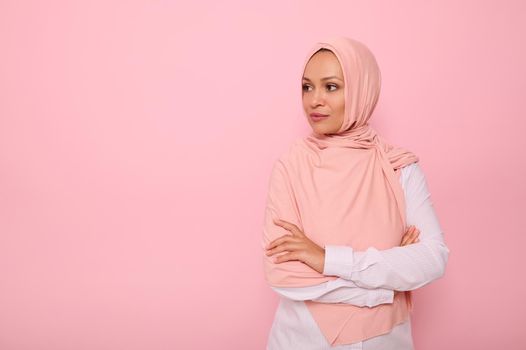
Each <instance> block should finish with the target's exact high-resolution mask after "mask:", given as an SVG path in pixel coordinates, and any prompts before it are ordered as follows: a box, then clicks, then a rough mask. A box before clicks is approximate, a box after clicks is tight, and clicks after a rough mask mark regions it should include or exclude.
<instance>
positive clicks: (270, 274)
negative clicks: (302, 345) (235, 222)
mask: <svg viewBox="0 0 526 350" xmlns="http://www.w3.org/2000/svg"><path fill="white" fill-rule="evenodd" d="M289 176H290V175H289V173H288V169H287V167H286V166H285V164H284V162H283V160H282V159H281V158H279V159H277V161H276V162H275V163H274V166H273V168H272V171H271V174H270V180H269V190H268V195H267V202H266V207H265V213H264V219H263V235H262V239H261V252H262V254H261V255H262V258H263V268H264V274H265V279H266V281H267V283H268V284H269V285H270V286H271V287H287V288H288V287H307V286H313V285H317V284H321V283H323V282H327V281H330V280H335V279H336V277H334V276H325V275H323V274H322V273H319V272H318V271H316V270H314V269H312V268H311V267H310V266H308V265H307V264H304V263H303V262H301V261H297V260H291V261H285V262H282V263H274V258H275V257H276V256H267V255H266V254H265V251H266V249H265V247H266V246H267V245H268V244H269V243H270V242H272V241H273V240H275V239H277V238H279V237H281V236H283V235H289V234H290V232H289V231H288V230H286V229H285V228H283V227H281V226H279V225H276V224H275V223H274V220H275V219H281V220H285V221H288V222H290V223H293V224H294V225H297V226H298V227H299V228H300V229H301V230H303V227H302V224H301V222H302V220H301V215H300V211H299V207H298V204H297V202H296V197H295V194H294V190H293V188H292V186H291V183H290V181H289Z"/></svg>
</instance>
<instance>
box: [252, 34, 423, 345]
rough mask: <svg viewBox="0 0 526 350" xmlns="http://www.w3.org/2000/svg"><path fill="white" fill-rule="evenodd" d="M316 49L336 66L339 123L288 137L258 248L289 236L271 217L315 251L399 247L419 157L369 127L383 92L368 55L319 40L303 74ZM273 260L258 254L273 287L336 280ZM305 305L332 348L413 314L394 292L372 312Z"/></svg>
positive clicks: (404, 296) (352, 45)
mask: <svg viewBox="0 0 526 350" xmlns="http://www.w3.org/2000/svg"><path fill="white" fill-rule="evenodd" d="M321 48H327V49H330V50H331V51H332V52H333V53H334V54H335V55H336V57H337V58H338V60H339V62H340V65H341V67H342V71H343V75H344V82H345V88H344V90H345V91H344V95H345V112H344V120H343V123H342V126H341V127H340V129H339V130H338V131H337V132H336V133H334V134H325V135H324V134H317V133H315V132H314V131H313V132H312V133H311V134H310V135H308V136H307V137H301V138H298V139H296V140H294V142H293V143H292V145H291V147H290V148H289V149H288V150H287V152H285V153H284V154H282V155H281V156H280V157H279V158H278V159H277V160H276V162H275V163H274V166H273V168H272V171H271V175H270V181H269V191H268V196H267V205H266V209H265V218H264V227H263V239H262V247H263V248H264V247H265V246H266V245H267V244H268V243H270V242H271V241H273V240H275V239H276V238H279V237H281V236H283V235H284V234H289V232H288V231H287V230H285V229H284V228H282V227H281V226H278V225H276V224H274V222H273V220H274V219H281V220H285V221H288V222H291V223H293V224H295V225H296V226H298V227H299V228H300V229H301V230H302V231H303V232H304V233H305V234H306V235H307V236H308V237H309V239H311V240H312V241H314V242H315V243H316V244H318V245H319V246H321V247H324V246H325V245H347V246H351V247H352V248H353V249H354V250H355V251H363V250H366V249H367V248H369V247H375V248H376V249H378V250H383V249H389V248H392V247H395V246H399V245H400V242H401V239H402V236H403V235H404V233H405V231H406V229H407V227H406V212H405V210H406V207H405V198H404V193H403V189H402V187H401V185H400V182H399V180H400V169H401V168H402V167H404V166H406V165H408V164H411V163H414V162H417V161H418V157H417V156H416V155H414V154H413V153H411V152H410V151H408V150H405V149H403V148H400V147H395V146H393V145H391V144H389V143H388V142H386V141H385V140H384V139H383V138H381V137H380V136H379V135H378V134H377V133H376V131H375V130H374V129H373V128H372V127H371V126H370V125H369V124H368V121H369V119H370V117H371V114H372V112H373V110H374V108H375V106H376V103H377V101H378V97H379V94H380V87H381V75H380V70H379V68H378V65H377V62H376V59H375V58H374V56H373V54H372V53H371V51H370V50H369V49H368V48H367V47H366V46H365V45H364V44H362V43H360V42H359V41H356V40H353V39H350V38H346V37H333V38H330V39H328V40H326V41H322V42H318V43H316V44H315V45H314V46H313V47H312V48H311V49H310V51H309V52H308V54H307V56H306V58H305V61H304V64H303V70H302V75H303V72H304V70H305V67H306V65H307V63H308V61H309V59H310V58H311V57H312V55H313V54H314V53H316V51H318V50H319V49H321ZM300 78H301V77H300ZM306 117H307V116H306ZM274 257H275V256H272V257H267V256H266V255H265V254H263V265H264V271H265V278H266V280H267V282H268V283H269V284H270V285H271V286H274V287H307V286H312V285H317V284H320V283H323V282H327V281H330V280H334V279H336V278H337V277H336V276H325V275H323V274H320V273H318V272H317V271H315V270H314V269H312V268H311V267H310V266H308V265H306V264H304V263H303V262H300V261H287V262H283V263H274V262H273V258H274ZM305 304H306V306H307V308H308V310H309V311H310V313H311V315H312V316H313V318H314V320H315V321H316V323H317V325H318V326H319V328H320V330H321V331H322V333H323V334H324V336H325V337H326V339H327V341H328V342H329V344H331V345H332V346H335V345H340V344H350V343H354V342H358V341H362V340H365V339H368V338H371V337H374V336H377V335H380V334H384V333H388V332H389V331H390V330H391V329H392V328H393V327H394V326H395V325H397V324H399V323H401V322H403V321H405V320H406V319H407V318H408V316H409V313H410V311H411V309H412V304H411V300H410V292H404V293H403V292H397V291H395V296H394V300H393V303H392V304H381V305H378V306H375V307H371V308H369V307H358V306H355V305H351V304H343V303H334V304H329V303H318V302H314V301H310V300H309V301H305Z"/></svg>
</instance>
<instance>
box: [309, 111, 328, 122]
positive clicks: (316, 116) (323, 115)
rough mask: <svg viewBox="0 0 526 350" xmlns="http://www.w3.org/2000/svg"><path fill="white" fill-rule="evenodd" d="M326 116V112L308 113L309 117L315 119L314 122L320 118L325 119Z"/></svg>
mask: <svg viewBox="0 0 526 350" xmlns="http://www.w3.org/2000/svg"><path fill="white" fill-rule="evenodd" d="M327 117H329V115H327V114H321V113H311V114H310V118H311V119H312V120H313V121H315V122H318V121H320V120H324V119H326V118H327Z"/></svg>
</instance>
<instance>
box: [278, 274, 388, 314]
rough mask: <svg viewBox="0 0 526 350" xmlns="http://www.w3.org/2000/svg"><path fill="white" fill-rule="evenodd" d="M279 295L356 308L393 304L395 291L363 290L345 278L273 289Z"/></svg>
mask: <svg viewBox="0 0 526 350" xmlns="http://www.w3.org/2000/svg"><path fill="white" fill-rule="evenodd" d="M271 288H272V289H273V290H274V291H275V292H276V293H278V294H279V295H281V296H283V297H285V298H288V299H292V300H296V301H305V300H312V301H317V302H320V303H345V304H352V305H355V306H368V307H374V306H377V305H380V304H386V303H392V302H393V297H394V291H393V290H390V289H384V288H375V289H369V288H361V287H358V286H357V285H356V284H355V283H354V282H353V281H348V280H345V279H343V278H338V279H336V280H332V281H328V282H324V283H321V284H318V285H314V286H309V287H293V288H285V287H271Z"/></svg>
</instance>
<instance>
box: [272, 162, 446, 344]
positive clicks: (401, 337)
mask: <svg viewBox="0 0 526 350" xmlns="http://www.w3.org/2000/svg"><path fill="white" fill-rule="evenodd" d="M400 182H401V185H402V188H403V189H404V195H405V199H406V218H407V225H408V226H410V225H414V226H416V228H418V229H419V230H420V235H419V239H420V241H419V242H417V243H413V244H410V245H406V246H403V247H393V248H390V249H386V250H377V249H376V248H374V247H370V248H368V249H367V250H365V251H354V250H353V248H352V247H350V246H335V245H334V246H332V245H327V246H325V266H324V270H323V274H324V275H328V276H338V279H335V280H333V281H328V282H325V283H322V284H319V285H315V286H309V287H296V288H281V287H280V288H277V287H271V288H272V289H273V290H274V291H276V292H277V293H278V294H279V295H280V302H279V305H278V308H277V310H276V313H275V316H274V322H273V323H272V327H271V330H270V333H269V337H268V343H267V350H288V349H299V350H324V349H338V350H351V349H352V350H386V349H389V350H411V349H413V348H414V347H413V338H412V334H411V319H410V318H409V319H408V320H407V321H405V322H403V323H401V324H398V325H396V326H395V327H394V328H393V329H392V330H391V331H390V332H389V333H386V334H382V335H379V336H376V337H373V338H369V339H366V340H364V341H361V342H357V343H353V344H345V345H339V346H334V347H331V346H330V344H329V343H328V342H327V340H326V338H325V337H324V335H323V334H322V333H321V331H320V329H319V328H318V326H317V324H316V321H315V320H314V319H313V317H312V315H311V314H310V312H309V310H308V309H307V306H306V305H305V303H304V302H303V300H315V301H318V302H324V303H338V302H340V303H348V304H353V305H357V306H364V307H374V306H376V305H379V304H383V303H392V302H393V297H394V291H395V290H397V291H405V290H414V289H417V288H420V287H422V286H424V285H426V284H428V283H430V282H432V281H434V280H436V279H438V278H440V277H442V276H443V274H444V272H445V268H446V264H447V260H448V256H449V249H448V247H447V246H446V244H445V242H444V235H443V232H442V229H441V227H440V224H439V221H438V218H437V216H436V213H435V210H434V208H433V203H432V201H431V195H430V193H429V190H428V186H427V182H426V179H425V176H424V173H423V171H422V169H421V168H420V165H419V164H418V163H412V164H409V165H407V166H405V167H403V168H402V169H401V176H400Z"/></svg>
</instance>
